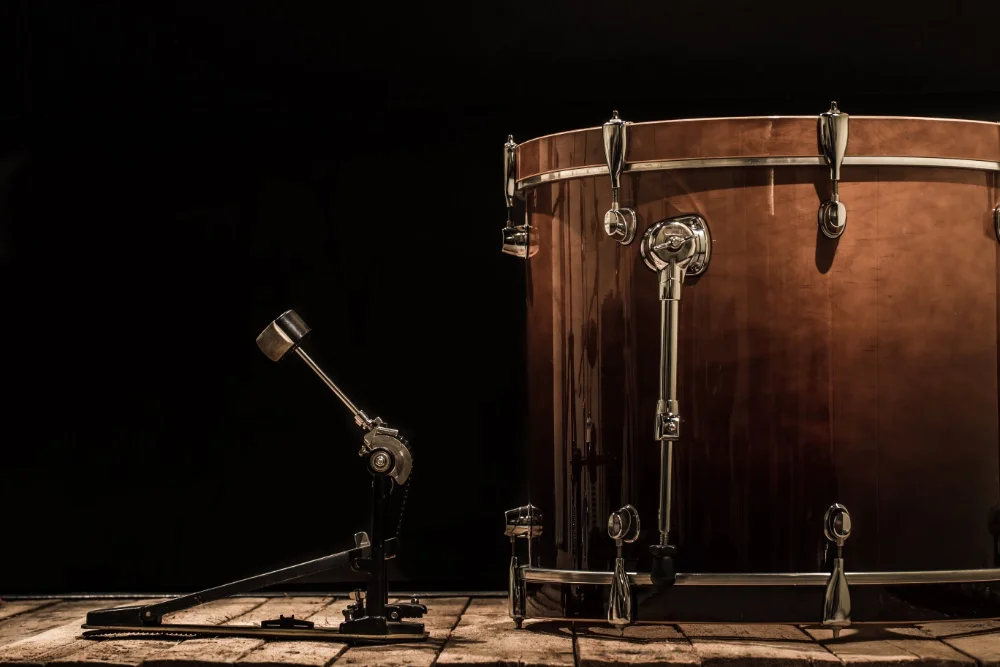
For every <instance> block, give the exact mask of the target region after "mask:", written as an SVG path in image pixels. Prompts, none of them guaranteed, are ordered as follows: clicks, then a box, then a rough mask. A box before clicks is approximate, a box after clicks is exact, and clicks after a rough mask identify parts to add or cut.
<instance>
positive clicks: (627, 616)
mask: <svg viewBox="0 0 1000 667" xmlns="http://www.w3.org/2000/svg"><path fill="white" fill-rule="evenodd" d="M608 536H609V537H611V539H613V540H614V541H615V548H616V549H617V553H618V555H617V556H616V558H615V571H614V574H613V575H612V577H611V592H610V594H609V595H608V623H610V624H611V625H613V626H615V627H617V628H624V627H625V626H626V625H630V624H631V623H632V587H631V585H630V584H629V580H628V573H627V572H626V571H625V559H624V558H622V543H624V542H628V543H632V542H635V541H636V540H637V539H638V538H639V512H638V511H637V510H636V509H635V508H634V507H632V506H631V505H626V506H625V507H623V508H621V509H620V510H618V511H617V512H612V513H611V516H610V517H608Z"/></svg>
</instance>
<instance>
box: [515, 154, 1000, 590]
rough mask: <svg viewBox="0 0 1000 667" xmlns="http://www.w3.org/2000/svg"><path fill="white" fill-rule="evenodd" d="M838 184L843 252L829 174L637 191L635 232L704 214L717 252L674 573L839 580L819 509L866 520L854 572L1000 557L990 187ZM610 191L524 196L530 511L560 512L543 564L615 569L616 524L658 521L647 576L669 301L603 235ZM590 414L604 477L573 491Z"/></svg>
mask: <svg viewBox="0 0 1000 667" xmlns="http://www.w3.org/2000/svg"><path fill="white" fill-rule="evenodd" d="M843 179H844V180H843V182H842V183H841V186H840V194H841V199H842V201H844V202H845V203H846V205H847V207H848V211H849V213H848V226H847V231H846V232H845V233H844V235H843V236H842V237H840V238H839V239H837V240H832V239H828V238H826V237H824V236H823V235H822V234H821V233H820V232H819V230H818V228H817V224H816V210H817V208H818V205H819V203H820V202H821V201H822V200H823V199H825V198H826V197H827V196H828V192H829V188H830V184H829V170H828V169H826V168H824V167H820V166H816V167H812V166H806V167H800V166H780V167H741V168H713V169H682V170H671V171H662V172H655V171H651V172H644V173H635V174H629V175H627V176H626V177H625V178H623V179H622V180H623V183H622V185H623V192H622V201H623V203H624V204H631V205H632V206H633V207H634V208H635V209H636V211H637V212H638V217H639V225H638V234H639V235H641V234H642V233H643V232H644V231H645V230H646V229H647V228H648V227H649V226H650V225H651V224H652V223H654V222H656V221H658V220H661V219H663V218H665V217H670V216H675V215H681V214H686V213H697V214H699V215H701V216H703V217H704V218H705V219H706V220H707V221H708V224H709V226H710V229H711V235H712V239H713V252H712V259H711V263H710V265H709V267H708V270H707V271H706V272H705V274H704V275H703V276H700V277H698V278H696V279H689V280H687V281H686V282H685V284H684V288H683V294H682V301H681V306H680V310H681V316H680V345H679V355H680V370H679V377H678V390H679V400H680V413H681V415H682V419H683V421H682V427H681V440H680V442H679V443H678V444H677V445H676V446H675V452H676V463H675V467H674V470H675V494H674V513H673V521H674V527H675V531H674V537H675V538H676V543H677V545H678V548H679V564H678V568H679V569H680V570H681V571H685V572H802V571H817V570H823V569H826V556H827V553H826V546H827V543H826V540H825V538H824V536H823V514H824V512H825V511H826V509H827V508H828V507H829V506H830V505H831V504H833V503H835V502H839V503H842V504H844V505H846V506H847V508H848V509H849V510H850V512H851V516H852V519H853V528H854V530H853V533H852V535H851V537H850V539H849V540H848V543H847V545H846V546H845V549H844V556H845V560H846V562H847V564H848V568H849V569H850V570H852V571H857V570H911V569H917V570H925V569H968V568H981V567H991V566H993V564H994V556H995V554H994V540H993V537H992V536H991V534H990V532H989V531H988V528H987V520H988V512H989V510H990V508H991V507H992V506H994V505H996V504H997V502H998V499H1000V456H998V449H1000V444H998V441H1000V436H998V422H1000V408H998V390H997V385H998V375H1000V373H998V363H997V358H998V357H997V351H998V336H997V334H998V315H997V314H998V298H997V295H998V289H997V286H998V279H1000V274H998V244H997V241H996V238H995V235H994V233H993V231H992V224H991V212H992V209H993V207H994V206H995V205H996V201H997V192H996V183H995V176H994V174H993V173H992V172H988V171H981V170H974V169H950V168H937V167H864V166H854V167H845V168H844V170H843ZM608 180H609V179H608V178H607V176H606V175H605V176H590V177H583V178H575V179H571V180H564V181H557V182H550V183H542V184H540V185H537V186H536V187H533V188H531V189H530V190H527V191H526V193H525V200H526V208H527V221H528V223H529V224H530V226H531V230H532V232H531V233H533V234H535V235H536V237H537V242H538V248H539V250H538V252H537V254H535V255H534V256H532V257H531V258H530V259H528V260H526V270H527V290H528V292H527V307H528V318H527V349H528V369H527V372H528V378H529V383H528V386H529V390H528V391H529V407H528V427H529V435H528V438H529V452H530V454H529V456H530V469H529V478H530V489H531V492H530V495H531V498H530V501H531V502H532V503H533V504H534V505H537V506H538V507H540V508H541V509H542V512H543V515H544V517H545V523H546V525H545V531H544V535H543V537H542V538H540V541H539V543H538V545H537V548H536V553H537V554H538V562H537V563H536V564H538V565H542V566H545V567H558V568H567V569H591V570H607V569H611V560H612V558H613V555H614V548H613V547H614V545H613V543H612V542H611V540H610V539H609V538H607V536H606V533H605V526H606V522H607V517H608V513H609V512H610V511H613V510H615V509H617V508H618V507H620V506H621V505H624V504H626V503H631V504H633V505H635V506H636V507H637V509H638V511H639V514H640V516H641V517H642V521H643V531H642V536H641V537H640V540H639V541H638V542H637V543H636V544H635V545H626V555H627V556H628V558H629V560H630V563H629V565H630V567H637V568H640V569H644V568H647V567H648V557H647V555H646V553H647V547H648V545H649V544H650V543H652V541H654V540H655V538H656V523H657V522H656V513H657V497H658V486H659V483H660V470H659V451H658V447H659V444H658V443H656V442H655V441H654V440H653V415H654V411H655V405H656V400H657V389H658V367H659V338H660V304H659V301H658V299H657V282H656V276H655V274H654V273H653V272H652V271H651V270H649V269H648V268H647V267H646V266H645V264H644V263H643V262H642V259H641V257H640V255H639V243H638V240H637V241H635V242H633V243H632V244H630V245H628V246H621V245H619V244H617V243H616V242H615V241H614V240H612V239H609V238H607V236H606V235H605V232H604V229H603V225H602V220H603V215H604V211H605V210H607V208H608V205H609V202H610V185H609V182H608ZM588 417H589V418H590V420H591V426H590V428H589V430H590V437H589V448H590V450H591V452H590V454H591V455H590V456H589V458H591V459H592V460H596V461H598V464H597V465H591V466H588V465H587V464H582V465H579V466H577V467H576V471H575V474H574V466H573V463H572V461H573V455H572V452H573V449H574V446H575V448H576V449H577V450H579V452H580V454H579V457H580V458H587V457H588V436H587V431H588V426H587V418H588ZM574 478H575V479H577V480H579V481H578V484H577V486H576V487H574V481H573V480H574ZM574 488H576V491H574ZM574 497H575V498H577V501H576V502H575V503H574V502H573V500H572V499H573V498H574ZM574 517H575V519H574ZM574 523H575V525H576V529H575V530H574ZM574 535H575V538H574ZM583 535H586V536H587V537H586V538H584V537H583ZM574 545H575V546H574Z"/></svg>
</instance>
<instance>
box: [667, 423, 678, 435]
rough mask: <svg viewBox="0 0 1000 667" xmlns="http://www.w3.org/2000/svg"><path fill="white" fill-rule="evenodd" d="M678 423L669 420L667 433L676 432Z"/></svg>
mask: <svg viewBox="0 0 1000 667" xmlns="http://www.w3.org/2000/svg"><path fill="white" fill-rule="evenodd" d="M676 432H677V424H676V423H675V422H667V433H676Z"/></svg>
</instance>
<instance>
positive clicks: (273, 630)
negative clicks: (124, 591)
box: [83, 457, 428, 643]
mask: <svg viewBox="0 0 1000 667" xmlns="http://www.w3.org/2000/svg"><path fill="white" fill-rule="evenodd" d="M365 458H366V461H368V462H369V465H368V470H369V472H371V474H372V477H373V479H372V526H371V540H370V541H369V540H367V539H365V538H366V537H367V536H364V537H362V536H363V535H364V534H363V533H361V534H359V535H357V536H355V540H356V542H357V546H356V547H355V548H353V549H348V550H347V551H340V552H337V553H334V554H330V555H329V556H323V557H321V558H317V559H315V560H310V561H306V562H304V563H299V564H297V565H291V566H289V567H285V568H282V569H280V570H274V571H272V572H266V573H264V574H258V575H256V576H253V577H248V578H246V579H240V580H239V581H234V582H231V583H228V584H223V585H221V586H216V587H214V588H209V589H206V590H203V591H198V592H197V593H191V594H189V595H182V596H180V597H176V598H171V599H169V600H164V601H162V602H156V603H153V604H146V605H130V606H126V607H115V608H112V609H99V610H96V611H92V612H90V613H88V614H87V620H86V623H84V625H83V628H84V629H85V630H88V632H85V633H84V636H86V637H89V636H95V635H103V634H110V633H116V634H137V633H140V634H145V633H156V634H170V635H202V636H243V637H263V638H267V639H283V638H285V639H325V640H331V641H345V642H349V643H391V642H403V641H424V640H426V639H427V637H428V633H427V632H425V631H424V624H423V623H412V622H405V621H403V620H402V619H404V618H420V617H421V616H423V615H424V614H425V613H427V607H426V606H425V605H422V604H420V603H419V602H417V601H416V600H414V601H413V602H411V603H407V604H389V592H388V568H387V567H386V561H387V560H390V559H392V558H395V556H396V550H397V548H398V543H399V540H398V538H396V537H390V538H386V537H385V532H386V531H385V528H386V518H387V513H388V497H389V492H390V489H391V488H392V483H393V482H392V480H391V479H390V478H389V477H388V476H387V475H386V474H384V473H379V472H376V471H374V470H373V469H372V466H371V464H370V460H369V459H370V457H365ZM344 567H350V568H351V569H352V570H355V571H360V572H366V573H367V574H368V576H369V583H368V591H367V596H366V597H365V598H361V597H360V596H359V598H358V599H357V600H356V601H355V602H354V603H353V604H351V605H349V606H348V607H347V609H346V610H345V611H344V616H345V619H346V620H345V621H344V622H343V623H341V624H340V627H337V628H334V627H321V628H317V627H315V626H314V625H313V624H312V623H311V622H309V621H302V620H300V619H295V618H294V617H290V618H285V617H284V616H282V617H281V618H280V619H274V620H267V621H263V622H262V623H261V625H260V626H238V625H225V626H216V625H185V624H171V623H164V622H163V617H164V616H165V615H167V614H172V613H175V612H178V611H182V610H184V609H190V608H192V607H196V606H198V605H201V604H205V603H206V602H212V601H214V600H220V599H222V598H226V597H230V596H233V595H237V594H240V593H249V592H252V591H256V590H259V589H261V588H266V587H268V586H273V585H275V584H280V583H284V582H288V581H292V580H294V579H299V578H301V577H306V576H309V575H312V574H318V573H320V572H327V571H330V570H336V569H340V568H344Z"/></svg>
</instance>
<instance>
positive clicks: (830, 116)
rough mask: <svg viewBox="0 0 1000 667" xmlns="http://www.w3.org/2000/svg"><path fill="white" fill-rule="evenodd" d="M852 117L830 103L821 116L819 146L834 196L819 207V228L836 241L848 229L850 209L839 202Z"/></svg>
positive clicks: (835, 104) (834, 103)
mask: <svg viewBox="0 0 1000 667" xmlns="http://www.w3.org/2000/svg"><path fill="white" fill-rule="evenodd" d="M849 120H850V116H848V115H847V114H846V113H842V112H841V111H840V109H838V108H837V103H836V102H831V103H830V110H829V111H827V112H825V113H821V114H820V115H819V144H820V150H821V151H822V153H823V157H824V158H826V163H827V164H828V165H830V179H831V181H832V182H833V196H832V197H831V198H830V199H828V200H826V201H824V202H823V203H822V204H820V207H819V214H818V217H819V228H820V231H822V232H823V235H824V236H826V237H827V238H831V239H835V238H838V237H839V236H840V235H841V234H843V233H844V229H846V227H847V208H846V207H845V206H844V204H843V203H841V201H840V168H841V166H842V165H843V163H844V155H845V154H846V153H847V136H848V121H849Z"/></svg>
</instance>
